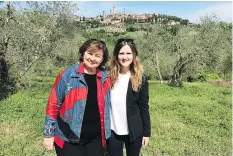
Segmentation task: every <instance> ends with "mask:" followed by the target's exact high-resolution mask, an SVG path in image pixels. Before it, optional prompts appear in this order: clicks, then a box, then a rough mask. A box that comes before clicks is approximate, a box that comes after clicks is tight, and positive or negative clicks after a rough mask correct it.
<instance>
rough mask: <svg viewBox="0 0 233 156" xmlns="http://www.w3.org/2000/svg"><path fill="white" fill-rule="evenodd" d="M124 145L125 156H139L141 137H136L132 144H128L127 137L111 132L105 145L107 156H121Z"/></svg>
mask: <svg viewBox="0 0 233 156" xmlns="http://www.w3.org/2000/svg"><path fill="white" fill-rule="evenodd" d="M124 144H125V147H126V153H127V156H139V153H140V150H141V147H142V137H138V138H137V139H136V140H135V141H134V142H130V140H129V135H117V134H116V133H115V132H114V131H112V135H111V137H110V138H109V139H108V143H107V148H108V153H109V156H123V147H124Z"/></svg>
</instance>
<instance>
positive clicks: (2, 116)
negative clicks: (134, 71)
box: [0, 77, 232, 156]
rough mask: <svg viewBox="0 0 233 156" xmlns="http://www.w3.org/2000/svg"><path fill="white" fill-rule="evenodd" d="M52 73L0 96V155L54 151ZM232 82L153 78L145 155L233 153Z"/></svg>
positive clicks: (24, 155) (33, 155)
mask: <svg viewBox="0 0 233 156" xmlns="http://www.w3.org/2000/svg"><path fill="white" fill-rule="evenodd" d="M53 81H54V77H46V78H42V77H37V78H34V81H33V83H32V84H33V85H32V86H31V87H30V89H25V90H21V91H19V92H18V93H16V94H14V95H12V96H10V97H9V98H7V99H6V100H3V101H0V105H1V109H0V120H1V122H0V156H40V155H44V156H54V155H55V151H54V150H53V151H51V152H48V151H46V150H45V149H44V148H43V146H42V140H43V136H42V129H43V122H44V116H45V106H46V103H47V98H48V95H49V91H50V88H51V86H52V84H53ZM231 95H232V90H231V86H230V85H229V86H215V85H213V84H208V83H185V84H184V88H182V89H179V88H172V87H168V86H167V85H166V84H159V83H158V82H156V81H151V82H150V113H151V122H152V136H151V138H150V143H149V146H148V147H146V148H144V149H143V150H142V153H143V156H160V155H163V156H164V155H172V156H173V155H174V156H178V155H185V156H192V155H200V156H213V155H216V156H217V155H221V156H223V155H224V156H231V155H232V150H231V149H232V96H231Z"/></svg>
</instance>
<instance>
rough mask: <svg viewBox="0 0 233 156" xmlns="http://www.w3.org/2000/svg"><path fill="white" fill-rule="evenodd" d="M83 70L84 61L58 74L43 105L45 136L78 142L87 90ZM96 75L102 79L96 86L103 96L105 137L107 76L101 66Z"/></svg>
mask: <svg viewBox="0 0 233 156" xmlns="http://www.w3.org/2000/svg"><path fill="white" fill-rule="evenodd" d="M83 71H84V65H83V63H80V64H74V65H72V66H70V67H68V68H67V69H65V70H64V71H63V72H61V73H60V74H59V75H58V76H57V78H56V81H55V83H54V85H53V87H52V90H51V92H50V96H49V100H48V104H47V108H46V117H45V122H44V136H45V137H52V136H57V137H59V138H61V139H63V140H65V141H68V142H74V143H77V142H79V138H80V134H81V128H82V121H83V116H84V110H85V105H86V98H87V92H88V88H87V85H86V82H85V79H84V76H83V73H84V72H83ZM97 78H99V79H100V82H101V83H100V84H101V85H97V88H99V87H100V88H101V90H102V95H103V96H104V128H105V138H106V139H108V138H109V137H110V135H111V123H110V86H111V84H110V78H109V77H108V73H107V71H105V70H104V69H98V70H97ZM97 84H98V83H97ZM101 113H102V112H101ZM60 127H62V128H60ZM67 128H68V130H67ZM65 129H66V130H65ZM70 130H71V131H70ZM70 132H72V133H70Z"/></svg>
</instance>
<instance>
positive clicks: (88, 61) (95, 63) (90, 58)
mask: <svg viewBox="0 0 233 156" xmlns="http://www.w3.org/2000/svg"><path fill="white" fill-rule="evenodd" d="M103 54H104V53H103V50H102V49H99V50H95V51H88V50H87V51H85V52H84V55H83V62H84V65H85V67H87V68H89V69H96V68H98V67H99V66H100V64H101V63H102V61H103Z"/></svg>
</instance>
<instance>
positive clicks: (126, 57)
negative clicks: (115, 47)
mask: <svg viewBox="0 0 233 156" xmlns="http://www.w3.org/2000/svg"><path fill="white" fill-rule="evenodd" d="M118 62H119V64H120V65H121V68H122V69H127V70H128V69H129V67H130V65H131V63H132V62H133V52H132V50H131V48H130V46H129V45H125V46H123V47H122V48H121V49H120V51H119V53H118Z"/></svg>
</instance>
